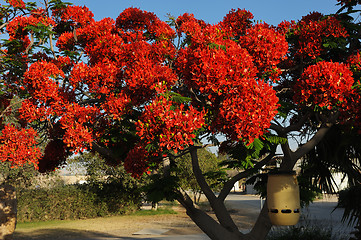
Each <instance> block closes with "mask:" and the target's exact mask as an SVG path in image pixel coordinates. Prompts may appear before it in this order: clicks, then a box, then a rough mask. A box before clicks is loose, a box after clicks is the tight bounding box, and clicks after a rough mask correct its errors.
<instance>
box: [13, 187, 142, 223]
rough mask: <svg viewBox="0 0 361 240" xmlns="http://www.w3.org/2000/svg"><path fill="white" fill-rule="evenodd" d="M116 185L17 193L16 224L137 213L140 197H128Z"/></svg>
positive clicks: (41, 189) (34, 190)
mask: <svg viewBox="0 0 361 240" xmlns="http://www.w3.org/2000/svg"><path fill="white" fill-rule="evenodd" d="M122 190H123V189H122V186H119V185H116V184H109V185H104V186H103V188H102V189H100V188H96V187H92V186H89V185H68V186H61V187H56V188H50V189H44V188H39V189H27V190H22V191H20V192H19V193H18V221H19V222H30V221H48V220H65V219H82V218H93V217H99V216H110V215H118V214H125V213H129V212H133V211H135V210H138V209H139V206H140V203H141V201H140V195H137V194H133V195H129V194H128V193H127V192H125V191H122Z"/></svg>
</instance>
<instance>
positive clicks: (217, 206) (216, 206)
mask: <svg viewBox="0 0 361 240" xmlns="http://www.w3.org/2000/svg"><path fill="white" fill-rule="evenodd" d="M189 150H190V154H191V159H192V168H193V173H194V176H195V178H196V180H197V182H198V184H199V186H200V188H201V189H202V191H203V193H204V195H205V196H206V197H207V199H208V201H209V204H210V205H211V207H212V209H213V211H214V213H215V214H216V217H217V219H218V221H219V223H220V224H221V225H222V226H223V227H224V228H226V229H228V230H229V231H231V232H233V233H237V234H240V232H239V231H238V227H237V226H236V224H235V223H234V221H233V220H232V218H231V216H230V215H229V213H228V211H227V208H226V206H225V205H224V203H223V201H220V200H218V198H217V197H216V195H215V194H214V193H213V191H212V189H211V188H210V187H209V185H208V183H207V182H206V179H205V178H204V176H203V173H202V171H201V169H200V167H199V162H198V156H197V147H196V146H190V147H189ZM240 235H241V234H240Z"/></svg>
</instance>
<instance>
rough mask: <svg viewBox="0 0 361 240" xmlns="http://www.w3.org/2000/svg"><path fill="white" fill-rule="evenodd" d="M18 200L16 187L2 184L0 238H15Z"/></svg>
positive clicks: (2, 239) (1, 239)
mask: <svg viewBox="0 0 361 240" xmlns="http://www.w3.org/2000/svg"><path fill="white" fill-rule="evenodd" d="M16 214H17V201H16V194H15V188H14V187H13V186H10V185H1V186H0V240H11V239H13V233H14V231H15V227H16Z"/></svg>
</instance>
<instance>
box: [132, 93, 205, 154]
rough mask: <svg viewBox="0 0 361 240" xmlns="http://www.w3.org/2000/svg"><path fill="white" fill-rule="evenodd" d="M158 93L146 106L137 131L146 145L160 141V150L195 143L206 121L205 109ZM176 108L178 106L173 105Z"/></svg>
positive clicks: (175, 149)
mask: <svg viewBox="0 0 361 240" xmlns="http://www.w3.org/2000/svg"><path fill="white" fill-rule="evenodd" d="M173 104H174V103H173V102H172V101H170V100H167V99H166V98H164V97H158V98H157V99H155V100H154V101H153V102H152V103H151V104H150V105H148V106H146V107H145V111H144V112H143V114H142V116H141V118H140V120H139V121H138V122H137V124H136V125H137V131H138V132H137V134H138V136H139V137H140V138H141V140H142V141H143V142H145V145H148V144H154V143H155V142H157V143H158V146H159V148H160V149H159V151H160V150H161V149H164V150H174V151H175V152H177V151H178V150H182V149H184V147H186V146H188V145H192V144H193V140H192V139H193V138H194V137H195V134H194V132H195V131H196V130H198V129H199V128H201V127H202V126H203V125H204V115H205V112H204V111H202V112H199V111H197V110H196V109H194V108H193V107H192V106H190V107H189V108H188V109H186V108H185V106H184V105H183V104H181V105H180V106H178V107H177V106H174V105H173ZM174 108H175V109H174Z"/></svg>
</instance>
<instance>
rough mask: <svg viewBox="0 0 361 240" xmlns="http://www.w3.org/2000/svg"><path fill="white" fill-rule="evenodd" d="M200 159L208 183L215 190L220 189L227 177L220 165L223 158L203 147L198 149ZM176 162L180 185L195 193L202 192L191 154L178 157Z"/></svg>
mask: <svg viewBox="0 0 361 240" xmlns="http://www.w3.org/2000/svg"><path fill="white" fill-rule="evenodd" d="M198 161H199V165H200V168H201V170H202V172H203V175H204V176H205V178H206V181H207V183H208V185H209V186H210V187H211V188H212V190H213V191H219V190H220V189H221V187H222V186H223V184H224V182H225V180H226V179H227V174H226V172H225V169H224V168H222V167H220V166H219V164H220V163H221V159H220V158H218V157H217V156H216V155H215V154H213V153H211V152H209V151H208V150H206V149H203V148H201V149H198ZM176 164H177V166H176V169H175V171H176V176H177V177H178V179H179V182H178V183H179V186H180V187H181V188H182V189H184V190H190V191H192V192H193V194H194V195H197V194H200V193H202V190H201V189H200V187H199V185H198V183H197V180H196V178H195V176H194V174H193V169H192V160H191V156H190V154H186V155H183V156H181V157H180V158H178V159H177V162H176ZM195 200H196V199H195ZM196 202H197V201H196Z"/></svg>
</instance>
